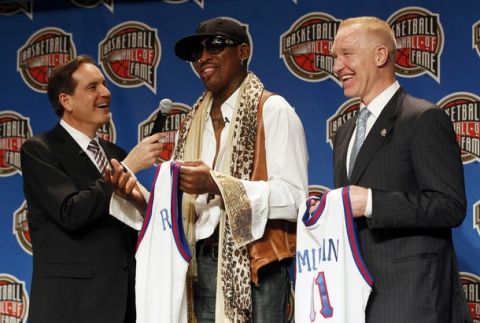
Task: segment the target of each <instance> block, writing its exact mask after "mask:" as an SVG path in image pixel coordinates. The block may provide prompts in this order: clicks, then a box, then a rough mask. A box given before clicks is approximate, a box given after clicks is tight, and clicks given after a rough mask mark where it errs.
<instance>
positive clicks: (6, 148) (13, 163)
mask: <svg viewBox="0 0 480 323" xmlns="http://www.w3.org/2000/svg"><path fill="white" fill-rule="evenodd" d="M31 136H32V128H31V127H30V119H29V118H26V117H24V116H22V115H21V114H19V113H17V112H15V111H9V110H5V111H0V177H6V176H11V175H14V174H16V173H20V171H21V166H20V148H21V147H22V145H23V143H24V142H25V140H27V139H28V138H30V137H31Z"/></svg>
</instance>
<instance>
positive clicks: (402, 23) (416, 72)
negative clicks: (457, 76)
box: [387, 7, 444, 83]
mask: <svg viewBox="0 0 480 323" xmlns="http://www.w3.org/2000/svg"><path fill="white" fill-rule="evenodd" d="M387 23H388V24H389V25H390V26H391V28H392V30H393V32H394V34H395V38H396V40H397V54H396V57H395V70H396V72H397V74H398V75H401V76H403V77H417V76H420V75H422V74H425V73H426V74H428V75H430V76H431V77H433V79H435V80H436V81H437V82H439V83H440V57H441V54H442V50H443V43H444V37H443V29H442V25H441V23H440V19H439V16H438V14H434V13H432V12H430V11H428V10H427V9H424V8H420V7H407V8H403V9H400V10H398V11H396V12H395V13H393V14H392V15H391V16H390V18H388V19H387Z"/></svg>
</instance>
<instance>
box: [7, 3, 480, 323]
mask: <svg viewBox="0 0 480 323" xmlns="http://www.w3.org/2000/svg"><path fill="white" fill-rule="evenodd" d="M359 15H373V16H377V17H379V18H382V19H385V20H387V21H388V22H389V23H390V25H391V26H392V28H393V30H394V31H395V34H396V37H397V41H398V43H399V45H400V47H401V48H400V50H399V51H398V54H397V74H398V79H399V81H400V83H401V85H402V86H403V87H404V88H406V90H407V91H408V92H409V93H410V94H412V95H415V96H418V97H422V98H425V99H428V100H430V101H432V102H435V103H437V104H439V106H441V107H442V108H443V109H444V110H445V112H446V113H448V114H449V115H450V116H451V119H452V121H453V122H454V125H455V130H456V132H457V135H458V142H459V145H460V146H461V148H462V152H463V154H462V157H463V160H464V168H465V183H466V190H467V198H468V209H467V216H466V218H465V221H464V222H463V224H462V225H461V226H460V227H459V228H456V229H455V230H454V233H453V234H454V243H455V248H456V252H457V256H458V261H459V267H460V271H461V272H462V280H463V283H464V288H465V292H466V295H467V299H468V301H469V306H470V308H471V311H472V317H473V318H475V319H476V320H477V321H476V322H480V297H479V284H480V277H479V276H480V266H479V260H478V259H479V258H480V244H479V241H480V227H479V226H480V189H479V187H480V180H479V179H480V165H479V158H480V117H479V114H480V108H479V102H480V93H479V81H478V75H480V11H479V10H478V1H475V0H457V1H434V0H431V1H409V0H402V1H392V2H387V1H381V0H370V1H358V0H357V1H354V0H344V1H318V0H270V1H267V0H264V1H256V0H242V1H235V0H192V1H188V0H179V1H174V0H170V1H167V0H165V1H120V0H101V1H100V0H98V1H95V0H75V1H74V0H70V1H69V0H63V1H40V0H37V1H32V0H30V1H0V44H1V45H0V46H1V50H0V70H1V71H2V77H0V89H1V95H0V196H1V201H2V202H1V204H0V212H1V216H0V250H1V251H0V318H2V316H3V318H6V317H8V318H16V319H17V320H18V321H19V322H21V321H25V320H27V317H28V305H29V299H28V294H29V290H30V279H31V272H32V269H31V267H32V261H31V244H30V239H29V235H28V225H27V224H26V215H27V211H26V205H25V199H24V196H23V191H22V178H21V176H22V173H21V166H20V163H19V148H20V147H21V144H22V143H23V141H24V140H25V139H26V138H28V137H30V136H31V135H32V134H38V133H40V132H43V131H46V130H48V129H50V128H52V127H53V126H54V124H55V123H56V122H57V121H58V119H57V117H56V116H55V115H54V113H53V110H52V108H51V106H50V104H49V102H48V99H47V95H46V93H45V86H46V80H47V78H48V73H49V71H50V70H51V68H52V67H53V66H55V65H57V64H58V63H60V62H62V61H65V60H67V59H69V58H71V57H74V56H76V55H79V54H83V53H86V54H90V55H91V56H93V57H94V58H95V59H97V60H98V61H99V62H100V63H101V69H102V71H103V72H104V74H105V75H106V76H107V81H108V83H109V88H110V91H111V92H112V98H113V100H112V105H111V111H112V122H111V123H110V124H109V125H106V126H105V127H104V128H102V129H100V133H101V134H102V135H103V136H105V137H107V138H109V139H110V140H112V141H115V142H116V143H117V144H119V145H120V146H122V147H124V148H126V149H128V150H129V149H131V148H132V147H133V146H134V145H135V144H136V143H137V142H138V140H140V139H141V138H143V136H144V134H145V133H148V128H149V127H150V126H151V123H152V118H153V117H154V115H155V112H156V110H157V108H158V104H159V101H160V100H161V99H162V98H166V97H168V98H170V99H171V100H172V101H174V107H175V109H174V110H173V111H172V113H171V116H170V118H169V121H168V123H167V125H166V129H165V133H166V134H168V135H169V140H170V141H172V139H173V134H174V132H175V130H176V128H177V126H178V123H179V122H180V121H181V120H182V118H183V116H184V115H185V113H186V111H188V109H189V108H190V106H191V105H192V104H193V103H194V101H195V99H196V98H197V97H198V96H199V94H200V93H201V92H202V91H203V86H202V84H201V82H200V80H199V79H198V77H197V76H196V75H195V74H194V72H193V70H192V68H191V66H190V64H188V63H186V62H184V61H181V60H180V59H178V58H177V57H176V56H175V54H174V52H173V47H174V44H175V42H176V41H177V40H178V39H180V38H182V37H184V36H186V35H188V34H191V33H193V31H194V30H195V28H196V26H197V24H198V23H199V22H200V21H202V20H205V19H208V18H212V17H216V16H224V17H228V18H230V19H234V20H237V21H239V22H241V23H242V24H245V26H246V27H247V28H248V32H249V36H250V37H251V40H252V45H253V46H252V49H253V50H252V52H253V56H252V58H251V59H250V65H249V66H250V69H251V70H252V71H254V72H255V73H256V74H257V75H258V76H259V77H260V78H261V80H262V81H263V83H264V84H265V85H266V87H267V88H268V89H269V90H270V91H273V92H276V93H279V94H282V95H283V96H284V97H285V98H286V99H287V100H288V101H289V102H290V103H291V104H292V106H294V107H295V108H296V111H297V113H298V115H299V116H300V118H301V120H302V122H303V125H304V128H305V131H306V136H307V141H308V149H309V157H310V160H309V182H310V190H311V193H312V194H318V193H319V192H321V191H323V190H325V189H329V188H332V186H333V176H332V172H333V170H332V149H331V145H330V137H331V135H332V134H333V133H334V132H335V130H336V129H337V127H338V126H340V125H341V124H342V123H343V122H344V121H345V120H347V119H348V118H350V117H351V116H352V115H353V114H354V113H355V112H356V109H357V108H358V100H355V99H353V100H351V99H348V98H346V97H344V95H343V91H342V89H341V87H340V85H339V83H338V81H337V80H336V78H335V77H334V76H333V74H332V64H333V61H332V57H331V56H330V55H329V49H330V47H331V44H332V40H333V37H334V35H335V32H336V29H337V26H338V23H339V22H340V21H341V20H342V19H345V18H347V17H351V16H359ZM167 148H170V149H171V145H170V146H169V147H167ZM168 157H169V152H168V150H166V151H165V153H164V158H165V159H167V158H168ZM152 174H153V169H150V170H146V171H143V172H142V173H140V175H139V178H140V180H141V181H142V182H143V183H144V184H146V185H147V186H149V184H150V181H151V178H152Z"/></svg>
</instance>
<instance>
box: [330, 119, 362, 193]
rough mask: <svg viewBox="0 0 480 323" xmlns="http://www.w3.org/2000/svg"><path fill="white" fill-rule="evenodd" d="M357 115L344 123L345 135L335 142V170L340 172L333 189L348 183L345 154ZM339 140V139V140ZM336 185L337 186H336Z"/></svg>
mask: <svg viewBox="0 0 480 323" xmlns="http://www.w3.org/2000/svg"><path fill="white" fill-rule="evenodd" d="M357 118H358V114H356V115H355V116H354V117H353V118H352V119H350V120H349V122H347V123H345V125H344V127H345V128H346V129H345V135H344V136H342V138H343V141H341V142H337V143H336V144H337V145H336V148H335V149H336V150H337V152H338V159H337V163H339V164H338V165H335V168H336V169H339V170H340V173H339V177H340V178H339V179H338V181H339V182H338V183H335V187H337V186H344V183H347V182H348V177H347V152H348V144H349V143H350V139H351V138H352V134H353V131H354V130H355V120H357ZM339 139H340V138H339ZM337 184H338V185H337Z"/></svg>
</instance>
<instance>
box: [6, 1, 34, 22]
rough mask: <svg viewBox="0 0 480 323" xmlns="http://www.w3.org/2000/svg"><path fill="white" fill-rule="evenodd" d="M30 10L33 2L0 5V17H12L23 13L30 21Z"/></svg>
mask: <svg viewBox="0 0 480 323" xmlns="http://www.w3.org/2000/svg"><path fill="white" fill-rule="evenodd" d="M32 8H33V0H25V1H9V2H5V3H0V16H13V15H15V14H17V13H19V12H23V13H25V14H26V15H27V17H28V18H30V19H32V17H33V15H32V12H33V10H32Z"/></svg>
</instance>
